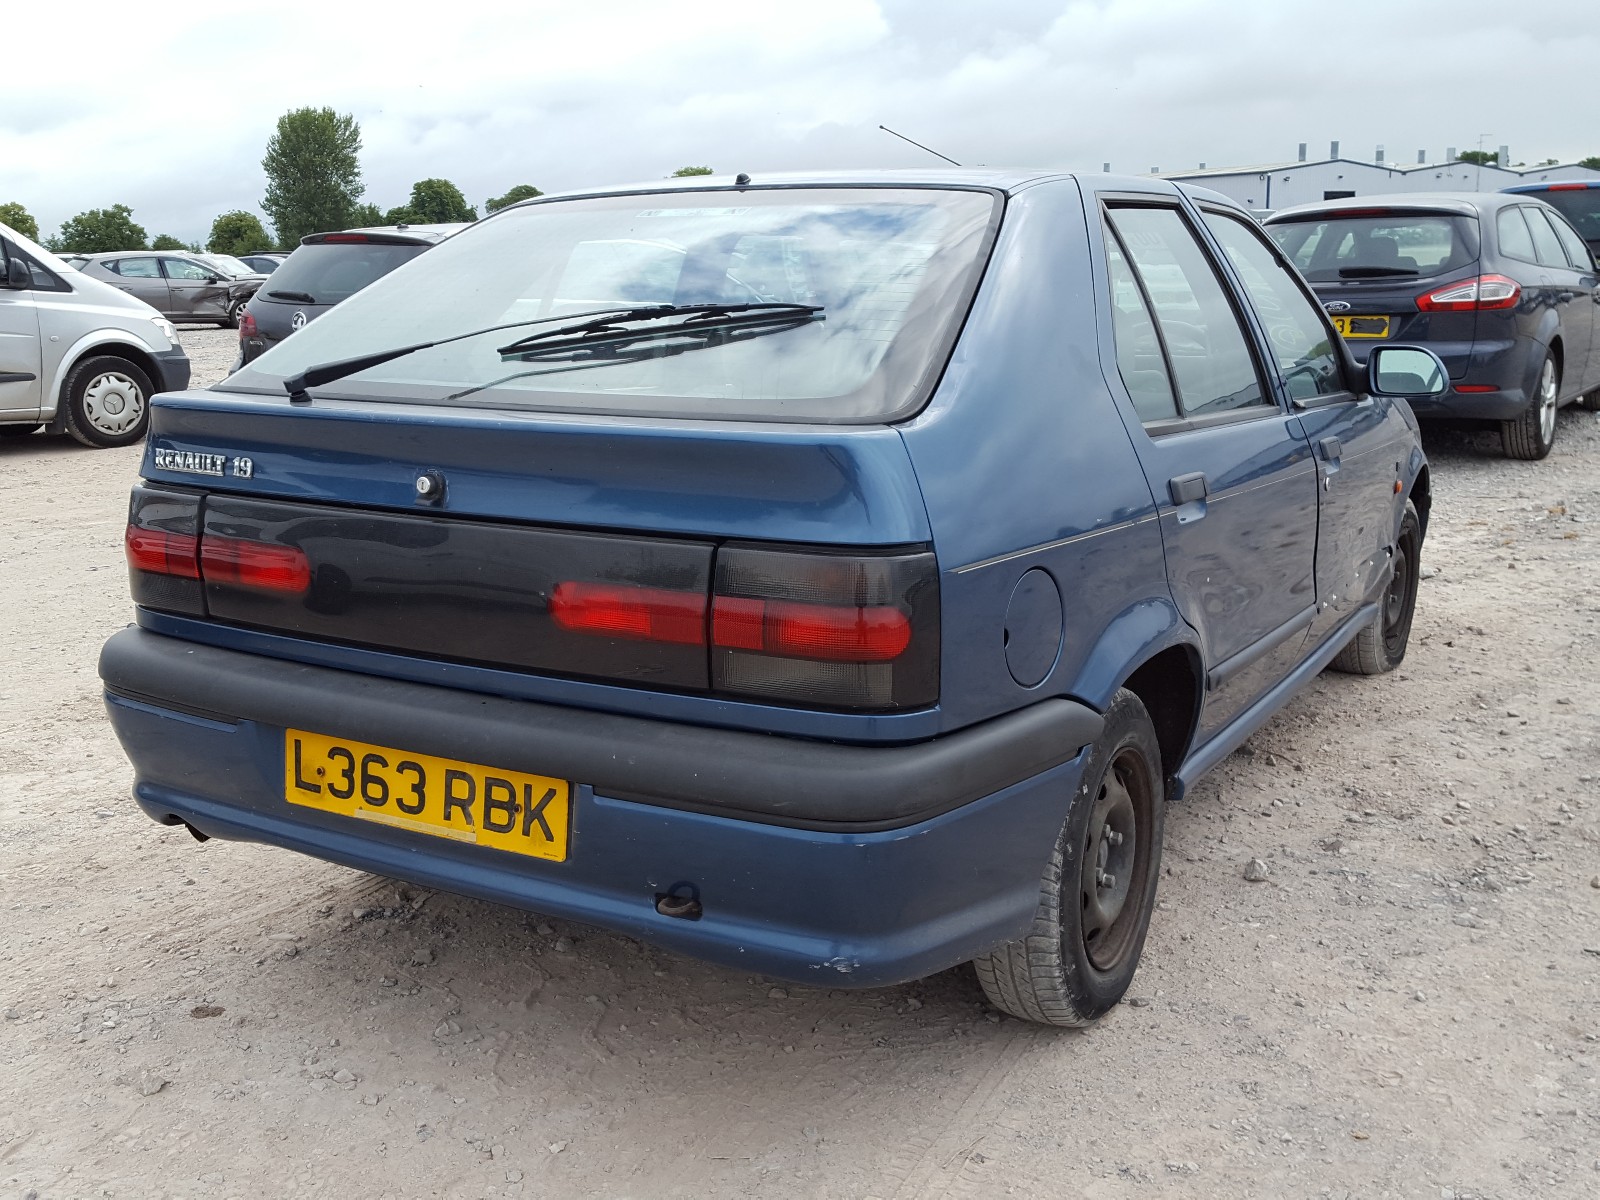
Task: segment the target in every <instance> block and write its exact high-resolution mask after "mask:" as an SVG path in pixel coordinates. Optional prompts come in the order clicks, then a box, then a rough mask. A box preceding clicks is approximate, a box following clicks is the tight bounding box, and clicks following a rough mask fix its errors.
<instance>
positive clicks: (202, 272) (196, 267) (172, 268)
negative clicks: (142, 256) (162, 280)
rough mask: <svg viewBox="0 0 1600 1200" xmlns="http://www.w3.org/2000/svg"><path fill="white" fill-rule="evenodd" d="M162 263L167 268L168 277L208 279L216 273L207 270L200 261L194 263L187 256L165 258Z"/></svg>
mask: <svg viewBox="0 0 1600 1200" xmlns="http://www.w3.org/2000/svg"><path fill="white" fill-rule="evenodd" d="M161 265H162V266H163V267H165V268H166V271H167V278H168V279H197V280H202V281H203V280H207V279H210V278H211V277H212V276H213V275H215V274H216V272H215V271H210V270H207V269H206V268H205V267H202V266H201V265H200V264H199V263H192V262H190V261H189V260H188V259H186V258H163V259H162V260H161Z"/></svg>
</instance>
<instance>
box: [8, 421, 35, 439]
mask: <svg viewBox="0 0 1600 1200" xmlns="http://www.w3.org/2000/svg"><path fill="white" fill-rule="evenodd" d="M43 428H44V426H43V425H34V424H26V425H0V438H23V437H27V436H28V435H29V434H30V433H37V432H39V430H41V429H43Z"/></svg>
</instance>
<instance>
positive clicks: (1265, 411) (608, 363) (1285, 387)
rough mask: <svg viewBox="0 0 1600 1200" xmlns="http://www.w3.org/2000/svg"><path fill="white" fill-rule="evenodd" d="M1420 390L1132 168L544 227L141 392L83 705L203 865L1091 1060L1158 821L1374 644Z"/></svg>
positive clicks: (1398, 557)
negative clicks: (416, 903)
mask: <svg viewBox="0 0 1600 1200" xmlns="http://www.w3.org/2000/svg"><path fill="white" fill-rule="evenodd" d="M1444 387H1445V381H1444V371H1443V367H1442V365H1441V364H1440V363H1439V361H1438V359H1437V358H1435V357H1434V356H1433V355H1432V354H1430V353H1429V352H1427V351H1425V350H1416V349H1408V348H1405V347H1400V346H1389V347H1385V348H1384V350H1383V351H1381V352H1380V353H1377V354H1374V355H1373V356H1372V357H1371V360H1370V362H1369V363H1368V367H1367V370H1366V372H1364V373H1363V372H1360V371H1358V369H1357V368H1356V367H1355V366H1354V364H1353V362H1352V361H1351V360H1350V358H1349V357H1348V355H1347V353H1346V352H1345V350H1344V347H1343V345H1342V343H1341V342H1340V340H1339V339H1338V337H1337V336H1336V335H1335V334H1334V331H1333V329H1332V327H1331V325H1330V324H1329V323H1328V320H1327V318H1326V316H1325V315H1324V314H1323V312H1322V310H1321V308H1320V307H1319V306H1318V305H1317V304H1316V302H1315V300H1314V298H1313V297H1312V295H1311V293H1310V292H1309V291H1308V290H1307V288H1306V286H1305V284H1304V283H1303V282H1302V280H1301V279H1300V277H1299V276H1298V275H1297V274H1296V273H1295V272H1294V271H1293V270H1292V268H1290V267H1288V266H1287V265H1286V263H1285V261H1284V259H1283V258H1282V257H1281V256H1280V254H1279V253H1278V251H1277V250H1276V249H1275V248H1274V247H1273V245H1272V243H1271V242H1270V241H1269V240H1268V239H1267V238H1266V237H1265V236H1264V235H1263V234H1262V233H1261V231H1260V230H1259V229H1258V228H1257V226H1256V223H1255V222H1254V221H1253V220H1252V219H1251V218H1250V216H1249V215H1248V214H1247V213H1245V212H1244V211H1243V210H1241V209H1239V208H1237V207H1235V206H1233V205H1232V204H1231V203H1229V202H1227V201H1225V200H1224V199H1222V198H1221V197H1220V196H1215V195H1212V194H1210V193H1202V192H1191V191H1180V190H1179V189H1178V188H1177V187H1175V186H1173V185H1171V184H1168V183H1164V182H1160V181H1155V180H1150V179H1139V180H1134V179H1115V178H1097V177H1086V178H1074V177H1071V176H1011V175H1000V174H990V173H972V172H951V173H947V174H934V173H929V174H919V175H916V176H910V177H895V176H867V175H844V176H827V177H813V178H808V179H777V180H771V181H767V180H763V181H761V182H759V183H757V184H750V183H748V181H747V180H744V179H742V178H741V179H740V180H739V181H737V182H734V181H725V180H715V179H713V180H711V181H709V182H708V183H704V184H699V185H682V186H672V187H666V186H663V185H659V184H657V185H652V186H651V187H648V188H642V189H638V190H633V191H620V192H611V193H605V194H594V195H576V196H568V197H545V198H541V199H539V200H537V201H533V202H529V203H525V204H521V205H517V206H515V207H512V208H508V209H504V210H502V211H500V212H497V213H495V214H494V215H493V216H491V217H488V218H486V219H485V220H484V221H481V222H479V223H478V225H476V226H475V227H473V228H472V229H469V230H467V231H466V232H464V233H462V234H461V235H459V236H457V237H455V238H452V239H450V240H449V241H448V242H445V243H443V244H442V245H440V246H439V247H438V248H436V249H434V250H432V251H430V252H429V253H427V254H425V255H422V256H419V257H418V258H416V259H414V260H413V261H411V262H409V263H406V264H405V265H403V266H401V267H400V268H399V269H397V270H395V271H394V272H393V273H392V274H389V275H387V276H385V277H384V278H383V279H381V280H379V281H377V282H376V283H374V284H373V285H372V286H371V287H369V288H366V289H365V290H363V291H361V292H359V293H357V294H356V295H354V296H352V297H351V298H350V299H349V300H347V301H346V302H345V303H344V304H342V305H340V306H339V307H338V308H337V309H336V310H335V311H333V312H332V313H331V314H329V315H328V316H327V317H325V318H323V319H322V320H320V321H317V322H315V323H314V324H312V325H310V326H308V327H307V328H306V329H304V330H302V331H301V332H299V333H297V334H296V335H295V336H294V337H293V338H290V339H288V340H287V341H285V342H283V343H281V344H280V345H278V346H276V347H274V348H273V349H272V350H270V351H269V352H268V353H266V354H264V355H262V356H261V357H260V358H259V359H257V360H256V361H254V362H252V363H250V364H248V365H247V366H246V367H245V368H244V369H243V370H241V371H240V372H238V373H237V374H235V375H233V376H231V377H230V378H229V379H228V380H227V381H226V382H225V384H223V385H219V386H218V387H217V388H215V389H212V390H210V391H191V392H183V393H177V394H171V395H166V396H163V397H161V398H159V399H158V400H157V402H156V405H155V410H154V426H153V429H152V432H151V435H150V442H149V450H148V453H147V456H146V459H145V463H144V467H143V476H144V480H145V482H143V483H142V484H141V485H140V486H139V487H137V488H136V489H135V490H134V494H133V500H132V507H131V512H130V517H129V524H128V529H127V551H128V558H129V562H130V566H131V574H132V587H133V595H134V600H135V602H136V605H137V616H138V625H137V627H136V628H131V629H128V630H126V631H124V632H122V633H119V634H117V635H116V636H115V637H114V638H112V639H111V640H110V642H108V643H107V645H106V647H105V649H104V651H103V654H102V657H101V663H100V670H101V675H102V678H103V679H104V681H105V685H106V694H107V705H108V707H109V710H110V715H111V720H112V722H113V724H114V725H115V727H116V731H117V734H118V736H119V737H120V738H121V740H122V744H123V746H124V747H125V749H126V750H127V753H128V755H129V757H130V758H131V759H132V760H133V763H134V766H135V768H136V774H137V782H136V785H135V789H134V795H135V798H136V799H137V801H138V803H139V805H140V806H141V807H142V808H143V809H144V810H145V812H146V813H148V814H149V815H150V816H151V817H153V818H154V819H155V820H157V821H159V822H162V823H164V824H176V823H180V822H181V823H183V824H185V825H187V826H189V828H190V829H191V830H193V831H194V832H195V833H196V834H197V835H198V836H201V837H206V836H210V837H221V838H238V839H246V840H254V841H263V842H270V843H274V844H277V845H281V846H286V847H289V848H292V849H295V850H300V851H303V852H305V853H308V854H313V855H316V856H318V857H321V858H325V859H329V860H332V861H335V862H340V863H344V864H347V865H349V866H352V867H357V868H360V869H363V870H368V871H374V872H378V873H381V874H384V875H390V876H396V877H400V878H404V879H409V880H414V881H418V882H421V883H424V884H426V885H428V886H433V887H440V888H445V889H448V890H451V891H455V892H459V893H463V894H466V895H472V896H478V897H483V898H487V899H490V900H495V901H501V902H505V903H508V904H514V905H519V906H523V907H526V908H529V909H533V910H537V911H541V912H545V913H552V914H560V915H563V916H566V917H571V918H574V919H577V920H580V921H586V922H590V923H592V924H595V925H600V926H605V927H608V928H611V929H616V930H623V931H626V932H628V933H630V934H633V935H635V936H638V937H640V938H644V939H647V940H649V941H652V942H655V943H659V944H662V945H665V946H670V947H673V948H675V949H678V950H682V951H685V952H688V953H691V954H696V955H700V956H703V957H705V958H708V959H712V960H715V961H717V962H722V963H726V964H732V965H737V966H739V967H741V968H745V969H751V970H759V971H763V972H767V973H770V974H772V975H775V976H778V977H781V978H785V979H789V980H795V981H799V982H801V983H808V984H814V985H818V986H846V987H848V986H871V985H881V984H889V983H894V982H897V981H903V980H908V979H912V978H915V977H918V976H922V975H925V974H928V973H931V972H935V971H939V970H942V969H944V968H947V967H951V966H954V965H956V964H958V963H962V962H965V961H968V960H974V961H975V962H976V965H977V970H978V975H979V978H980V979H981V980H982V982H983V986H984V988H985V989H986V990H987V992H988V994H989V996H990V997H991V999H992V1000H993V1002H994V1003H995V1004H997V1005H999V1006H1000V1007H1002V1008H1004V1009H1005V1010H1007V1011H1008V1012H1012V1013H1015V1014H1017V1015H1018V1016H1021V1017H1026V1018H1030V1019H1033V1020H1038V1021H1045V1022H1050V1023H1054V1024H1063V1025H1073V1024H1083V1023H1086V1022H1088V1021H1090V1020H1093V1019H1094V1018H1095V1017H1096V1016H1098V1015H1099V1014H1101V1013H1103V1012H1104V1011H1106V1009H1107V1008H1109V1007H1110V1006H1111V1005H1112V1004H1114V1003H1115V1002H1116V1001H1117V999H1118V998H1119V997H1120V996H1121V995H1122V993H1123V992H1124V990H1125V989H1126V988H1127V986H1128V984H1129V982H1130V980H1131V979H1132V977H1133V973H1134V970H1135V968H1136V966H1137V964H1138V959H1139V954H1140V950H1141V948H1142V946H1143V942H1144V937H1145V931H1146V928H1147V926H1148V923H1149V919H1150V914H1151V910H1152V907H1153V905H1154V896H1155V888H1156V881H1157V877H1158V874H1159V863H1160V854H1161V832H1162V814H1163V811H1164V806H1165V804H1166V803H1167V802H1169V801H1172V800H1174V799H1176V798H1177V797H1179V796H1180V795H1182V794H1183V792H1184V790H1185V789H1186V788H1188V787H1190V786H1192V784H1193V783H1194V781H1195V780H1196V779H1198V778H1199V777H1200V776H1201V775H1202V774H1203V773H1204V772H1205V771H1207V770H1208V769H1209V768H1210V767H1212V766H1213V765H1215V764H1216V763H1217V762H1218V761H1219V760H1220V759H1222V758H1223V757H1224V756H1225V755H1226V754H1228V753H1229V752H1230V751H1231V750H1232V749H1234V748H1235V747H1236V746H1238V745H1239V744H1240V743H1241V742H1242V741H1243V740H1244V739H1245V738H1246V737H1247V736H1248V735H1249V734H1250V733H1251V732H1252V731H1253V730H1255V729H1256V728H1258V727H1259V726H1260V725H1261V724H1262V723H1263V722H1264V721H1266V720H1267V719H1268V718H1269V717H1270V716H1271V715H1272V714H1273V713H1274V712H1275V711H1276V710H1277V709H1279V708H1280V707H1281V706H1282V705H1283V704H1284V703H1285V701H1287V700H1288V699H1289V697H1290V696H1292V695H1293V694H1294V693H1295V691H1296V689H1298V688H1299V687H1300V686H1302V685H1303V684H1304V683H1305V682H1306V681H1307V680H1309V679H1310V678H1312V677H1313V676H1314V675H1315V674H1316V673H1317V672H1318V671H1320V670H1322V669H1323V668H1324V667H1326V666H1328V665H1329V664H1333V665H1335V666H1339V667H1342V668H1344V669H1347V670H1352V671H1357V672H1363V673H1369V674H1376V673H1380V672H1383V671H1387V670H1389V669H1390V668H1392V667H1393V666H1394V665H1395V664H1396V663H1398V662H1399V661H1400V659H1401V658H1402V656H1403V655H1404V654H1405V650H1406V640H1407V636H1408V633H1409V629H1410V624H1411V616H1412V609H1413V605H1414V603H1415V599H1416V582H1417V566H1418V558H1419V554H1420V551H1421V545H1422V539H1423V534H1424V531H1425V529H1426V526H1427V519H1428V506H1429V491H1428V470H1427V466H1426V464H1425V462H1424V458H1423V453H1422V450H1421V448H1420V446H1419V443H1418V438H1417V430H1416V425H1415V422H1414V421H1413V419H1412V416H1411V414H1410V411H1409V409H1408V408H1407V406H1406V404H1405V402H1404V401H1403V400H1399V399H1395V398H1394V397H1395V396H1398V395H1401V394H1424V393H1428V392H1437V391H1440V390H1442V389H1443V388H1444ZM286 393H287V394H286Z"/></svg>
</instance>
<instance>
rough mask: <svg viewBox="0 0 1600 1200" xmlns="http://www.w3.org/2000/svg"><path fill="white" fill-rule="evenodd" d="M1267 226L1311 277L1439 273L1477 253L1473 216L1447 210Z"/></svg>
mask: <svg viewBox="0 0 1600 1200" xmlns="http://www.w3.org/2000/svg"><path fill="white" fill-rule="evenodd" d="M1267 232H1268V233H1269V234H1271V235H1272V240H1273V241H1275V242H1277V243H1278V245H1279V247H1281V248H1282V250H1283V252H1284V253H1285V254H1287V255H1288V256H1289V258H1290V259H1292V260H1293V262H1294V265H1295V266H1297V267H1299V268H1300V273H1301V274H1302V275H1304V276H1305V277H1306V278H1307V279H1309V280H1310V281H1311V282H1312V283H1328V282H1332V281H1335V280H1348V279H1407V278H1411V277H1424V276H1433V275H1442V274H1444V273H1446V272H1448V271H1454V270H1456V269H1458V268H1460V267H1465V266H1467V265H1469V264H1471V263H1473V262H1475V261H1477V258H1478V235H1477V221H1476V220H1475V219H1474V218H1471V217H1464V216H1454V215H1449V214H1445V213H1393V214H1385V215H1379V216H1340V215H1337V214H1334V215H1330V216H1326V217H1314V218H1311V219H1309V220H1301V221H1284V222H1274V223H1273V224H1271V225H1269V226H1267Z"/></svg>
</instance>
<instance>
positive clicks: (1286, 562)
mask: <svg viewBox="0 0 1600 1200" xmlns="http://www.w3.org/2000/svg"><path fill="white" fill-rule="evenodd" d="M1102 205H1103V211H1104V215H1105V227H1104V235H1105V249H1106V260H1107V275H1108V279H1109V290H1110V292H1111V298H1112V304H1111V310H1112V314H1111V315H1112V325H1113V329H1114V331H1115V337H1116V346H1117V362H1118V366H1119V368H1120V371H1121V374H1122V379H1123V382H1124V384H1125V386H1126V390H1127V393H1128V403H1129V408H1130V409H1131V410H1132V412H1133V414H1135V415H1136V416H1137V419H1138V427H1139V428H1138V430H1137V431H1136V432H1134V444H1135V448H1136V449H1137V451H1138V453H1139V457H1140V460H1141V463H1142V465H1143V467H1144V470H1145V474H1146V476H1147V477H1148V479H1149V481H1150V486H1151V490H1152V491H1153V492H1154V493H1155V495H1156V500H1157V506H1158V509H1159V512H1160V515H1161V531H1162V538H1163V542H1164V546H1165V550H1166V558H1167V579H1168V583H1169V586H1170V587H1171V589H1172V595H1173V599H1174V600H1175V601H1176V603H1177V604H1178V607H1179V610H1180V611H1181V612H1182V613H1183V615H1184V618H1185V619H1186V620H1187V621H1188V622H1189V624H1190V625H1192V626H1193V627H1194V628H1195V630H1196V631H1197V632H1198V634H1199V635H1200V641H1201V646H1202V650H1203V653H1204V656H1205V666H1206V696H1205V702H1204V705H1203V707H1202V710H1201V716H1200V732H1199V736H1200V740H1201V741H1204V740H1206V739H1208V738H1209V737H1210V736H1211V735H1212V734H1214V733H1216V732H1217V731H1218V730H1219V729H1221V728H1222V727H1223V726H1224V725H1226V724H1227V722H1228V721H1229V720H1231V719H1232V718H1233V717H1235V716H1237V715H1238V714H1239V712H1240V711H1241V710H1243V709H1244V708H1246V707H1247V706H1248V705H1249V704H1250V703H1251V702H1252V701H1253V700H1255V699H1256V698H1258V697H1259V696H1260V695H1261V694H1262V693H1263V692H1265V691H1266V690H1267V689H1268V688H1269V687H1271V686H1272V685H1273V684H1275V683H1277V682H1278V681H1279V680H1281V679H1282V678H1283V677H1284V676H1285V675H1286V674H1287V673H1288V672H1289V671H1290V670H1291V669H1292V668H1293V666H1294V664H1295V663H1296V662H1297V661H1298V660H1299V658H1300V656H1301V654H1302V652H1303V647H1304V644H1305V639H1306V631H1307V630H1308V629H1309V628H1310V625H1311V622H1312V621H1313V619H1314V618H1315V614H1316V584H1315V553H1316V528H1317V487H1318V482H1317V468H1316V465H1315V464H1314V463H1313V461H1312V458H1311V449H1310V446H1309V445H1308V444H1307V442H1306V439H1305V437H1304V436H1303V434H1302V433H1301V431H1300V428H1299V424H1298V422H1297V420H1296V419H1295V418H1293V417H1291V416H1290V414H1289V413H1288V412H1287V411H1285V410H1284V408H1283V407H1282V406H1281V405H1280V404H1279V402H1278V400H1277V398H1276V396H1275V394H1274V392H1273V390H1272V388H1271V387H1270V386H1269V384H1268V381H1267V377H1266V375H1265V373H1264V371H1263V369H1262V364H1261V362H1260V359H1259V356H1258V354H1257V353H1256V351H1255V349H1254V347H1253V339H1252V337H1251V336H1250V334H1249V332H1248V330H1247V326H1246V325H1245V323H1244V320H1243V316H1242V313H1241V311H1240V310H1239V308H1238V306H1237V305H1236V303H1235V301H1234V300H1233V299H1232V298H1231V292H1230V289H1229V288H1228V286H1227V285H1226V284H1225V283H1224V280H1223V277H1222V276H1221V275H1220V273H1219V271H1218V267H1217V264H1216V263H1215V262H1214V260H1213V259H1212V257H1211V255H1210V253H1209V251H1208V250H1207V249H1206V248H1205V245H1204V242H1203V239H1202V238H1201V237H1200V236H1199V234H1198V231H1197V230H1196V229H1195V227H1194V226H1193V225H1192V224H1191V222H1190V219H1189V217H1188V216H1187V214H1186V213H1185V212H1184V210H1183V209H1182V208H1181V207H1180V205H1179V204H1178V203H1177V202H1176V201H1175V200H1166V199H1162V198H1159V197H1155V196H1151V197H1148V198H1146V197H1142V196H1125V195H1116V194H1112V195H1107V196H1105V197H1102Z"/></svg>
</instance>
